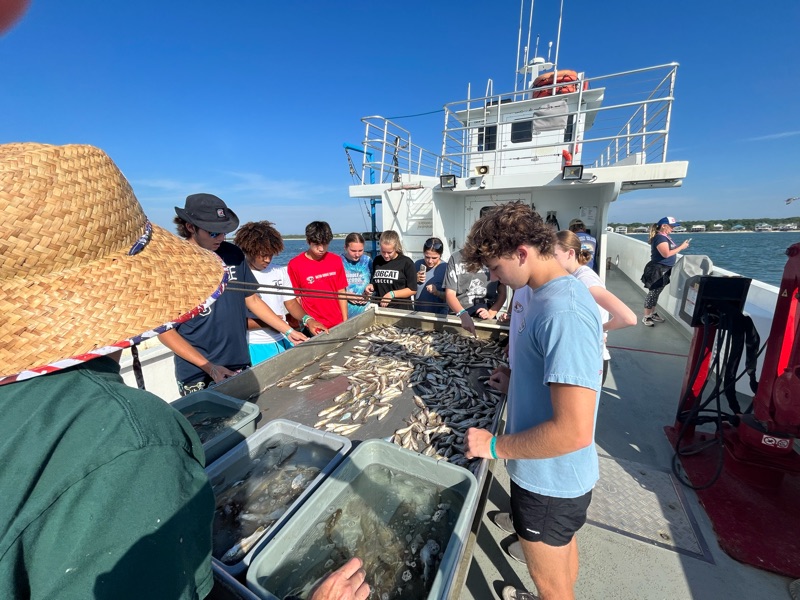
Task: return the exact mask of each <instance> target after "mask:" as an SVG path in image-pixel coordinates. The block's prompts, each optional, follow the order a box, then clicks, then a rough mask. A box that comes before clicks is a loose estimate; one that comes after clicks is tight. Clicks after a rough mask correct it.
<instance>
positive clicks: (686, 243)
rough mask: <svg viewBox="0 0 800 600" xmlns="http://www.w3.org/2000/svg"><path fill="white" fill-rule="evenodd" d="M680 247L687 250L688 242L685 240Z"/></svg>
mask: <svg viewBox="0 0 800 600" xmlns="http://www.w3.org/2000/svg"><path fill="white" fill-rule="evenodd" d="M681 246H683V247H684V248H688V247H689V240H685V241H684V242H683V243H682V244H681Z"/></svg>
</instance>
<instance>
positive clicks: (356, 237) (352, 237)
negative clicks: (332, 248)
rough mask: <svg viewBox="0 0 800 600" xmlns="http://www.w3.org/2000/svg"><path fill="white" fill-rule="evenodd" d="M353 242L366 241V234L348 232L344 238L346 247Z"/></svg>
mask: <svg viewBox="0 0 800 600" xmlns="http://www.w3.org/2000/svg"><path fill="white" fill-rule="evenodd" d="M353 242H358V243H359V244H363V243H364V236H363V235H361V234H360V233H358V232H357V231H354V232H353V233H348V234H347V237H346V238H344V247H345V248H347V247H348V246H349V245H350V244H352V243H353Z"/></svg>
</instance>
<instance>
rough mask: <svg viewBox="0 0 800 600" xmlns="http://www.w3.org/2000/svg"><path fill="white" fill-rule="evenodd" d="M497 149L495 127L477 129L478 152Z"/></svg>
mask: <svg viewBox="0 0 800 600" xmlns="http://www.w3.org/2000/svg"><path fill="white" fill-rule="evenodd" d="M496 149H497V125H490V126H489V127H479V128H478V152H484V151H487V152H488V151H490V150H496Z"/></svg>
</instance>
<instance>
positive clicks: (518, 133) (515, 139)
mask: <svg viewBox="0 0 800 600" xmlns="http://www.w3.org/2000/svg"><path fill="white" fill-rule="evenodd" d="M531 140H533V120H530V121H514V122H513V123H511V143H512V144H520V143H522V142H530V141H531Z"/></svg>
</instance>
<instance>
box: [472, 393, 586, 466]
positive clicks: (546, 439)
mask: <svg viewBox="0 0 800 600" xmlns="http://www.w3.org/2000/svg"><path fill="white" fill-rule="evenodd" d="M550 399H551V401H552V404H553V418H552V419H550V420H549V421H545V422H544V423H541V424H539V425H537V426H536V427H532V428H530V429H527V430H525V431H521V432H519V433H515V434H510V435H503V436H498V437H497V441H496V443H495V452H496V454H497V457H498V458H513V459H526V458H552V457H554V456H562V455H564V454H569V453H570V452H575V451H576V450H580V449H581V448H585V447H586V446H589V445H590V444H591V443H592V440H593V438H594V410H595V403H596V401H597V392H595V391H594V390H592V389H589V388H585V387H579V386H577V385H567V384H565V383H551V384H550ZM491 441H492V434H491V433H490V432H489V431H486V430H485V429H469V430H467V437H466V439H465V444H466V447H467V451H466V452H465V456H466V457H467V458H473V457H477V458H492V455H491V451H490V447H489V446H490V443H491Z"/></svg>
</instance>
